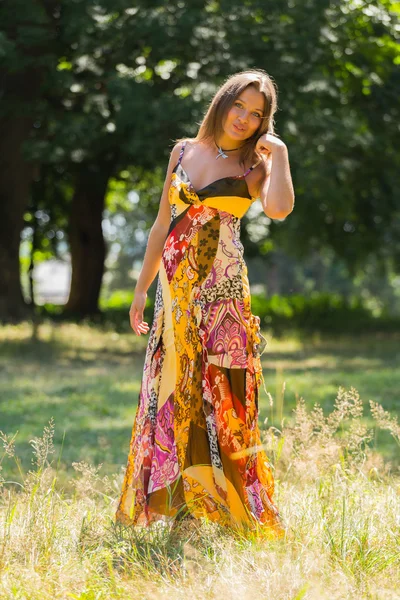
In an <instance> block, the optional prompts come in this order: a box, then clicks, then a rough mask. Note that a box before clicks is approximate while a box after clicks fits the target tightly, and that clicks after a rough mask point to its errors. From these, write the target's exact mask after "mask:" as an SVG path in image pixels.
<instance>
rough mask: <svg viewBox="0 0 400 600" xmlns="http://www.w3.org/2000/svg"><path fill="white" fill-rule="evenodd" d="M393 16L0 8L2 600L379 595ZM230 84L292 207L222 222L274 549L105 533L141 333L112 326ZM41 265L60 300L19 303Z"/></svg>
mask: <svg viewBox="0 0 400 600" xmlns="http://www.w3.org/2000/svg"><path fill="white" fill-rule="evenodd" d="M399 13H400V8H399V3H398V2H395V1H394V0H305V1H303V2H295V1H294V0H284V1H282V2H273V1H272V0H263V1H261V0H260V1H259V0H245V1H243V0H241V1H240V2H239V1H238V0H230V1H229V2H228V1H226V0H215V1H214V0H208V1H204V0H202V1H200V0H191V1H190V2H189V1H186V0H179V1H178V2H175V3H172V4H171V3H169V2H166V1H161V0H150V1H149V0H147V1H142V0H136V1H135V2H132V0H14V1H13V2H12V3H10V2H0V75H1V77H0V94H1V95H0V98H1V103H0V130H1V136H0V322H2V327H1V329H0V442H1V447H2V450H1V451H0V598H6V599H7V600H8V599H9V598H16V599H19V600H22V599H24V600H25V599H26V598H29V599H30V600H36V599H38V600H39V599H40V600H43V599H45V600H46V599H49V600H50V599H51V600H54V599H58V598H60V599H61V598H62V599H64V598H65V599H67V598H68V599H70V598H74V599H75V600H76V599H78V600H103V599H104V600H109V599H110V598H127V597H129V598H140V599H142V598H164V597H165V596H166V595H167V594H173V596H174V598H187V597H190V598H193V599H195V598H202V599H203V598H218V599H219V598H221V597H226V598H236V597H237V596H238V595H240V596H241V597H242V598H243V599H247V598H249V599H250V598H265V597H270V596H273V597H274V598H277V600H278V599H280V598H282V599H291V600H301V599H302V598H305V599H314V598H315V599H318V600H319V599H321V598H327V599H328V598H329V600H332V599H335V600H339V599H343V600H344V599H346V600H348V599H354V600H355V599H357V600H360V599H368V600H372V599H374V600H375V599H376V598H379V600H386V599H388V600H389V599H390V600H392V599H394V598H397V597H398V589H400V581H399V573H400V569H399V566H400V546H399V540H400V521H399V514H400V504H399V499H400V494H399V491H400V487H399V486H400V483H399V481H400V479H399V466H400V462H399V456H400V454H399V444H400V432H399V425H398V422H397V413H398V402H399V385H400V381H399V369H398V365H399V360H400V354H399V347H400V346H399V339H400V333H399V331H400V326H399V325H400V322H399V321H400V273H399V270H400V269H399V266H400V241H399V240H400V199H399V194H398V190H399V188H400V175H399V174H400V164H399V163H400V154H399V152H398V148H399V146H400V144H399V142H400V140H399V137H400V129H399V126H398V123H399V103H398V98H399V92H400V75H399V64H400V53H399V43H398V31H399ZM249 67H256V68H263V69H265V70H266V71H267V72H268V73H269V74H270V75H271V76H272V77H273V78H274V80H275V81H276V83H277V85H278V89H279V111H278V113H277V115H276V131H277V132H278V134H279V135H280V136H281V137H282V139H283V140H284V141H285V143H286V144H287V146H288V149H289V157H290V164H291V170H292V175H293V181H294V187H295V192H296V205H295V210H294V212H293V213H291V214H290V216H289V217H288V218H287V219H285V220H283V221H271V220H270V219H268V218H267V217H266V216H265V215H264V214H263V213H260V207H259V206H258V208H257V206H256V205H254V209H252V210H250V211H249V212H248V213H247V215H246V216H245V217H244V218H243V220H242V240H243V244H244V247H245V256H246V260H247V263H248V265H249V278H250V283H251V287H252V309H253V312H254V313H255V314H258V315H259V316H260V317H261V320H262V325H263V333H264V334H265V336H266V338H267V341H268V345H267V349H266V352H265V354H263V357H262V360H263V372H264V377H265V389H263V390H262V392H261V398H260V426H261V427H262V428H263V440H264V443H265V448H266V450H267V454H268V458H269V460H270V461H271V464H272V466H273V469H274V478H275V482H276V492H275V499H276V502H277V504H278V506H279V508H280V510H281V513H282V516H283V518H284V520H285V522H286V524H287V531H288V534H287V536H286V538H285V539H284V540H281V541H279V542H277V541H273V540H268V541H266V540H263V539H258V538H257V536H253V535H247V536H240V535H235V534H233V533H232V532H226V531H221V530H220V529H219V528H218V526H216V525H215V526H214V525H213V524H206V523H199V524H198V525H197V526H196V527H192V528H191V530H190V531H185V530H179V529H178V530H175V531H169V529H168V528H165V529H164V528H155V529H153V530H150V531H145V532H140V531H137V530H133V529H131V528H128V529H124V528H121V527H118V526H116V525H115V524H114V522H113V515H114V513H115V508H116V501H117V500H118V497H119V493H120V489H121V484H122V477H123V470H124V467H125V464H126V455H127V450H128V444H129V439H130V432H131V427H132V423H133V417H134V412H135V403H136V399H137V396H138V392H139V386H140V380H141V373H142V368H143V359H144V349H145V345H146V341H147V338H146V337H140V338H136V336H134V335H133V334H132V331H131V330H130V327H129V321H128V308H129V305H130V302H131V300H132V293H133V288H134V284H135V278H136V277H137V274H138V269H139V268H140V264H141V260H142V258H143V254H144V250H145V245H146V239H147V233H148V231H149V228H150V227H151V225H152V223H153V219H154V217H155V214H156V211H157V208H158V203H159V198H160V192H161V188H162V184H163V179H164V173H165V169H166V165H167V160H168V155H169V150H170V148H171V147H172V144H173V140H174V139H176V138H178V137H180V136H184V135H193V134H194V133H195V132H196V129H197V126H198V123H199V121H200V119H201V117H202V114H203V112H204V110H205V108H206V106H207V103H208V101H209V99H210V98H211V97H212V95H213V93H214V91H215V90H216V88H217V87H218V86H219V85H220V83H221V82H222V81H223V80H224V79H225V77H226V76H228V75H229V74H231V73H233V72H235V71H238V70H241V69H246V68H249ZM51 259H56V260H57V263H56V264H57V265H58V267H59V266H60V264H62V263H64V264H66V265H68V266H69V265H70V268H71V273H72V275H71V283H70V286H69V288H68V290H67V293H66V296H65V298H62V299H61V301H60V299H57V297H56V296H55V291H56V281H55V280H54V281H53V280H52V278H53V277H55V275H48V276H47V277H48V278H50V280H51V281H50V282H49V283H50V288H52V293H51V294H50V295H48V296H46V294H44V293H43V291H41V290H40V289H39V284H38V273H39V271H40V268H41V267H42V266H43V265H45V264H49V261H50V260H51ZM52 286H53V287H52ZM154 287H155V285H154V284H153V286H152V288H151V289H150V290H149V292H150V293H149V299H148V305H147V307H146V319H147V320H148V321H149V322H150V321H151V319H152V312H153V293H154ZM78 321H79V324H77V322H78Z"/></svg>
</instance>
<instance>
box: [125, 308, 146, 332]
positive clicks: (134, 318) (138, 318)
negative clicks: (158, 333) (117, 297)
mask: <svg viewBox="0 0 400 600" xmlns="http://www.w3.org/2000/svg"><path fill="white" fill-rule="evenodd" d="M129 315H130V321H131V327H132V329H133V330H134V332H135V333H136V335H141V334H142V333H147V332H148V331H149V325H148V323H146V322H145V321H143V313H139V311H138V309H137V308H136V307H132V309H131V311H130V313H129Z"/></svg>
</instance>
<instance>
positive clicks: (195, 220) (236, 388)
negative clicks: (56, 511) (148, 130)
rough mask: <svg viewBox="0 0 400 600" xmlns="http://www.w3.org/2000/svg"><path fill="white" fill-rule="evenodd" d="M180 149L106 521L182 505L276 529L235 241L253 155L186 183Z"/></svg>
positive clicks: (163, 515) (142, 517)
mask: <svg viewBox="0 0 400 600" xmlns="http://www.w3.org/2000/svg"><path fill="white" fill-rule="evenodd" d="M184 149H185V142H184V143H183V144H182V150H181V154H180V157H179V161H178V164H177V165H176V167H175V168H174V170H173V174H172V178H171V185H170V189H169V202H170V205H171V224H170V228H169V232H168V235H167V238H166V241H165V246H164V249H163V254H162V260H161V266H160V271H159V275H158V281H157V289H156V300H155V308H154V319H153V323H152V326H151V330H150V335H149V341H148V345H147V350H146V357H145V363H144V372H143V379H142V384H141V389H140V394H139V405H138V408H137V412H136V417H135V421H134V425H133V431H132V438H131V443H130V450H129V455H128V464H127V468H126V473H125V478H124V482H123V487H122V493H121V498H120V501H119V506H118V509H117V513H116V521H117V522H120V523H122V524H125V525H136V524H138V525H140V524H142V525H148V524H149V523H151V522H152V521H155V520H159V519H163V520H168V518H169V517H173V516H174V515H176V514H177V513H180V514H181V513H182V512H186V513H190V514H191V515H192V516H194V517H195V518H196V517H207V518H209V519H211V520H212V521H218V522H219V523H220V524H222V525H228V526H232V527H236V528H239V529H240V528H241V527H242V526H245V527H246V526H247V527H250V528H251V529H257V531H260V529H262V530H263V531H264V532H266V533H267V532H269V533H270V534H272V535H273V536H281V535H283V534H284V526H283V524H282V520H281V518H280V516H279V513H278V509H277V507H276V505H275V504H274V503H273V501H272V496H273V492H274V480H273V475H272V472H271V467H270V464H269V463H268V459H267V456H266V455H265V452H264V450H263V448H262V446H261V441H260V432H259V428H258V424H257V418H258V397H259V386H260V383H261V380H262V379H263V378H262V367H261V360H260V355H261V352H262V351H263V350H264V348H265V339H264V338H263V337H262V336H261V334H260V328H259V324H260V319H259V317H257V316H255V315H253V314H252V312H251V306H250V289H249V281H248V277H247V267H246V264H245V262H244V259H243V245H242V243H241V241H240V219H241V217H243V215H244V214H245V213H246V211H247V210H248V208H249V207H250V206H251V204H252V202H253V201H254V198H252V197H251V196H250V193H249V190H248V186H247V182H246V179H245V177H246V175H247V174H248V173H249V171H250V170H251V169H252V168H254V166H256V165H254V166H253V167H251V168H250V169H249V170H248V171H247V172H246V173H244V175H241V176H236V177H223V178H221V179H218V180H217V181H214V182H213V183H211V184H209V185H207V186H206V187H204V188H202V189H201V190H199V191H197V192H196V191H195V190H194V188H193V185H192V184H191V182H190V180H189V177H188V175H187V173H186V172H185V170H184V168H183V167H182V165H181V160H182V155H183V152H184Z"/></svg>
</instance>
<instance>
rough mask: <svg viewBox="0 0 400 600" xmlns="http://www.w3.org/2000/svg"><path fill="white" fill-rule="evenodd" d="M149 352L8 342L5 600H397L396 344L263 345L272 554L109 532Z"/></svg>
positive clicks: (49, 331) (46, 335)
mask: <svg viewBox="0 0 400 600" xmlns="http://www.w3.org/2000/svg"><path fill="white" fill-rule="evenodd" d="M147 339H148V338H147V337H145V336H143V337H142V338H141V339H139V338H137V337H136V336H135V335H134V334H115V333H112V332H102V331H101V330H100V329H95V328H93V327H89V326H88V325H80V326H77V325H71V324H61V325H58V324H57V325H52V324H50V323H45V324H43V325H41V326H40V327H39V330H38V332H37V336H36V338H32V329H31V326H30V325H29V324H27V323H26V324H23V325H19V326H7V327H3V328H1V329H0V369H1V371H0V372H1V378H0V392H1V423H0V430H1V432H2V433H1V434H0V442H1V443H2V446H3V451H2V452H1V451H0V598H3V597H4V598H21V599H25V598H29V599H32V600H36V599H38V600H39V599H40V600H43V599H45V600H46V599H49V600H50V599H58V598H60V599H61V598H63V599H64V598H75V599H79V600H97V599H104V600H110V599H111V598H121V599H122V598H123V599H124V600H125V599H126V598H132V599H136V598H137V599H139V598H140V599H143V598H149V599H150V598H154V599H161V598H165V597H166V596H167V595H171V596H173V597H174V598H182V599H183V598H185V599H186V598H193V599H197V598H199V599H200V598H201V599H203V598H218V599H219V598H221V597H226V598H238V597H240V598H243V599H245V600H246V599H249V600H250V599H252V600H254V599H258V598H269V597H273V598H277V599H280V598H282V599H284V598H285V599H291V600H295V599H297V600H300V599H302V598H306V599H325V598H326V599H334V600H338V599H343V600H348V599H354V600H355V599H357V600H359V599H364V598H365V599H377V598H379V600H385V599H389V598H390V599H392V598H393V599H394V598H397V595H396V594H397V590H398V589H400V577H399V572H400V569H399V567H400V472H399V466H400V461H399V455H400V452H399V445H400V430H399V425H398V423H397V419H396V415H393V414H392V413H391V412H390V411H392V410H393V409H395V408H396V406H398V390H399V389H400V374H399V372H398V364H399V350H398V348H399V343H398V341H399V340H398V336H396V335H393V336H386V337H383V338H382V337H379V336H378V337H377V336H372V335H371V336H365V337H364V338H363V339H360V338H358V339H356V340H353V339H351V338H337V339H332V338H329V339H325V338H321V337H319V336H313V337H311V338H308V339H303V340H301V339H298V338H291V339H286V340H282V341H281V340H276V339H273V338H272V337H269V338H268V336H267V339H268V341H269V344H268V346H267V351H266V352H265V353H264V354H263V356H262V360H263V368H264V376H265V383H266V390H267V392H265V391H264V390H263V389H262V388H261V398H260V425H263V422H264V420H266V423H265V427H264V428H263V429H262V440H263V444H264V447H265V450H266V452H267V456H268V458H269V460H270V462H271V465H272V468H273V472H274V477H275V496H274V499H275V501H276V503H277V505H278V507H279V509H280V512H281V514H282V517H283V519H284V522H285V524H286V527H287V536H286V537H285V539H283V540H275V541H274V540H270V541H269V542H267V541H265V540H264V541H263V540H262V539H258V538H257V536H255V535H249V536H247V537H243V536H241V535H239V534H238V533H235V532H231V531H228V530H225V529H223V528H222V527H220V526H218V524H216V523H210V522H205V521H199V522H198V523H196V524H195V525H193V524H190V525H186V527H185V523H184V522H183V525H182V528H179V527H178V528H175V529H171V528H170V526H163V525H161V524H160V523H158V524H154V526H152V527H151V528H150V529H135V528H124V527H122V526H119V525H115V524H114V513H115V509H116V503H117V501H118V498H119V493H120V489H121V484H122V477H123V470H124V467H125V464H126V456H127V452H128V445H129V440H130V433H131V427H132V424H133V418H134V413H135V407H136V402H137V397H138V393H139V388H140V379H141V373H142V369H143V360H144V350H145V347H146V342H147ZM342 386H343V387H342ZM352 386H354V387H352ZM46 423H47V425H46V426H45V429H44V431H43V427H44V425H45V424H46Z"/></svg>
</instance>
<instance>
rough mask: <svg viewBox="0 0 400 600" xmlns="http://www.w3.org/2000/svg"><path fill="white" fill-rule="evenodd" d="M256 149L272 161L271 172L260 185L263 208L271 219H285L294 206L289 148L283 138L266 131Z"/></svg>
mask: <svg viewBox="0 0 400 600" xmlns="http://www.w3.org/2000/svg"><path fill="white" fill-rule="evenodd" d="M256 151H257V152H258V153H259V154H262V155H263V156H266V157H268V156H270V157H271V161H272V168H271V173H270V174H269V176H268V174H266V176H265V178H264V180H263V181H262V182H261V185H260V200H261V204H262V207H263V210H264V212H265V214H266V215H267V217H270V218H271V219H284V218H285V217H287V215H288V214H290V213H291V212H292V210H293V208H294V189H293V183H292V177H291V174H290V165H289V154H288V149H287V147H286V145H285V144H284V143H283V142H282V140H281V139H279V138H278V137H276V136H274V135H272V134H270V133H266V134H264V135H262V136H261V137H260V138H259V140H258V142H257V144H256Z"/></svg>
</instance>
